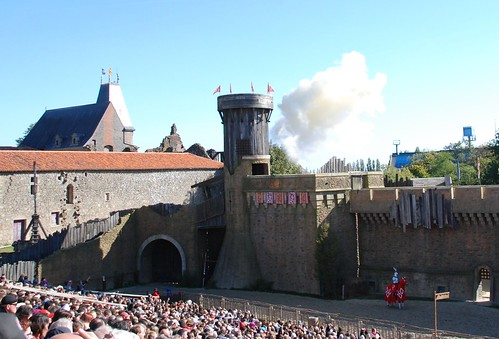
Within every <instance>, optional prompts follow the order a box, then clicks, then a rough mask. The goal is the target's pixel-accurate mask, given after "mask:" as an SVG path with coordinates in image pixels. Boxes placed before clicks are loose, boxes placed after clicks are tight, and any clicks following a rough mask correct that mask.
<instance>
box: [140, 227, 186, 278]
mask: <svg viewBox="0 0 499 339" xmlns="http://www.w3.org/2000/svg"><path fill="white" fill-rule="evenodd" d="M185 262H186V260H185V253H184V250H183V249H182V246H180V244H179V243H178V241H176V240H175V239H173V238H172V237H170V236H168V235H165V234H158V235H153V236H151V237H149V238H147V239H146V240H145V241H144V242H143V243H142V244H141V245H140V248H139V251H138V254H137V272H138V274H139V276H138V280H139V283H149V282H152V281H157V282H168V283H180V282H181V280H182V276H183V275H184V272H185V270H186V264H185Z"/></svg>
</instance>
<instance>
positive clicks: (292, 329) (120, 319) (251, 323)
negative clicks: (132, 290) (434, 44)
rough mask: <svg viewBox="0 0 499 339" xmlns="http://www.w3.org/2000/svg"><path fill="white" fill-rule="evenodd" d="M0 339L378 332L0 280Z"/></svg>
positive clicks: (216, 338) (212, 338) (352, 338)
mask: <svg viewBox="0 0 499 339" xmlns="http://www.w3.org/2000/svg"><path fill="white" fill-rule="evenodd" d="M0 299H1V306H0V339H3V338H8V339H17V338H29V339H68V338H76V339H77V338H87V339H95V338H99V339H101V338H130V339H132V338H133V339H137V338H140V339H144V338H146V339H164V338H182V339H232V338H237V339H239V338H244V339H250V338H279V339H280V338H283V339H297V338H306V339H315V338H328V339H329V338H331V339H334V338H349V339H367V338H381V335H380V334H379V333H378V332H377V331H376V329H374V328H372V329H362V330H361V331H360V333H348V332H344V331H342V329H341V328H339V327H336V326H334V325H333V324H324V325H319V324H312V325H311V324H305V323H301V322H295V321H283V320H277V321H266V320H261V319H258V318H257V317H256V316H254V315H253V314H251V313H250V312H249V311H245V310H236V309H225V308H220V307H219V308H215V307H213V308H204V307H202V306H201V305H199V304H197V303H195V302H192V301H191V300H178V301H171V300H170V299H169V298H166V297H165V298H163V297H161V296H160V295H159V292H158V291H157V290H155V291H154V293H152V294H150V295H147V296H132V295H124V294H119V293H100V292H93V293H92V292H91V291H86V292H85V293H82V292H81V291H79V292H74V291H68V290H67V289H64V287H63V286H58V287H55V288H54V287H52V288H49V287H44V286H39V285H38V286H36V287H35V286H33V285H32V284H28V283H25V282H16V283H14V282H10V281H8V280H6V279H2V282H0Z"/></svg>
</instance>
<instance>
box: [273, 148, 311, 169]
mask: <svg viewBox="0 0 499 339" xmlns="http://www.w3.org/2000/svg"><path fill="white" fill-rule="evenodd" d="M302 172H303V168H302V167H301V166H300V165H298V164H296V163H295V162H293V161H292V160H291V159H290V158H289V156H288V153H287V152H286V150H285V149H284V148H282V147H281V146H278V145H274V144H270V174H272V175H276V174H300V173H302Z"/></svg>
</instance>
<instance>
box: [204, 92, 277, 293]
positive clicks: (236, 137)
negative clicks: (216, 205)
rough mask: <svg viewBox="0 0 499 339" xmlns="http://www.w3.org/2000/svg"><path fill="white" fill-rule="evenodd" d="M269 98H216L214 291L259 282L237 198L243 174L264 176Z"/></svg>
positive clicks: (246, 222)
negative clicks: (218, 185) (220, 163)
mask: <svg viewBox="0 0 499 339" xmlns="http://www.w3.org/2000/svg"><path fill="white" fill-rule="evenodd" d="M273 108H274V103H273V97H272V96H270V95H263V94H230V95H222V96H219V97H218V112H219V113H220V117H221V119H222V124H223V125H224V164H225V167H224V172H225V177H224V181H225V182H224V184H225V217H226V220H225V222H226V233H225V239H224V242H223V245H222V249H221V251H220V255H219V258H218V261H217V266H216V268H215V272H214V275H213V278H212V279H213V280H214V282H215V283H216V285H217V286H218V287H219V288H248V287H250V286H251V285H252V284H253V283H255V282H256V281H257V280H258V279H260V269H259V267H258V264H257V261H256V255H255V247H254V245H253V241H252V239H251V234H250V230H249V217H248V213H247V208H248V205H247V201H246V197H245V195H244V193H243V184H244V178H245V177H247V176H248V175H269V174H270V155H269V148H270V146H269V136H268V134H269V128H268V123H269V121H270V116H271V114H272V110H273Z"/></svg>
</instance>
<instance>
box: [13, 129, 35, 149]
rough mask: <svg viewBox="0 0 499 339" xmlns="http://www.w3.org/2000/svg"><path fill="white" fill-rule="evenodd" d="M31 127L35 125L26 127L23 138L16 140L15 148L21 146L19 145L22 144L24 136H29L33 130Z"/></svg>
mask: <svg viewBox="0 0 499 339" xmlns="http://www.w3.org/2000/svg"><path fill="white" fill-rule="evenodd" d="M33 126H35V124H30V125H29V126H28V128H27V129H26V130H25V131H24V134H23V136H22V137H20V138H17V139H16V146H17V147H19V146H20V145H21V143H22V142H23V140H24V138H26V136H27V135H28V134H29V132H30V131H31V130H32V129H33Z"/></svg>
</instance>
